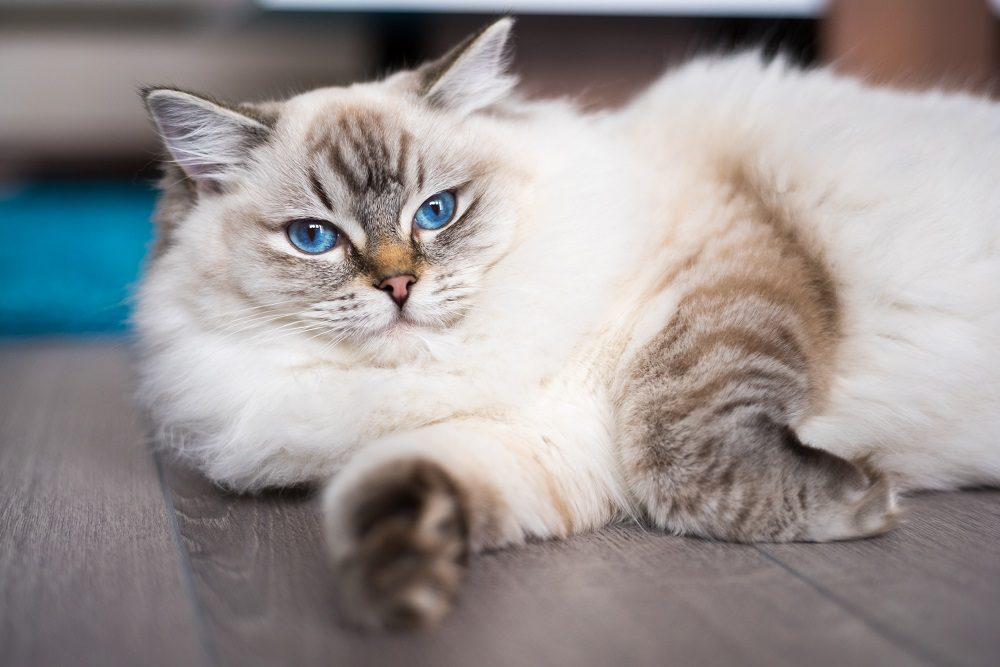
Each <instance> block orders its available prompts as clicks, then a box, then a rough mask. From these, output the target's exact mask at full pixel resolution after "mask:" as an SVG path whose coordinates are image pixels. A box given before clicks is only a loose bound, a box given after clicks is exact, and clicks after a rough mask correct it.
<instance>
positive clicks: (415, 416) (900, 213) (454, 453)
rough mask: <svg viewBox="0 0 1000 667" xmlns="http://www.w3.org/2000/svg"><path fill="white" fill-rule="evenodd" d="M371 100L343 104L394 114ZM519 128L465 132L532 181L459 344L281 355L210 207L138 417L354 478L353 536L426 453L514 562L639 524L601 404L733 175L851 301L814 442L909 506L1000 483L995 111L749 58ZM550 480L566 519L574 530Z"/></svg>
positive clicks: (809, 428)
mask: <svg viewBox="0 0 1000 667" xmlns="http://www.w3.org/2000/svg"><path fill="white" fill-rule="evenodd" d="M378 86H379V84H374V85H373V86H371V87H370V88H361V89H360V90H359V89H352V91H357V92H358V94H363V95H368V96H376V97H378V96H384V97H385V100H386V101H385V103H386V104H387V105H395V104H399V102H397V101H395V96H394V94H393V93H392V92H391V91H387V92H382V91H381V89H379V87H378ZM345 94H353V92H351V91H348V92H347V93H345V92H344V91H341V90H336V89H330V90H322V91H316V92H313V93H310V94H308V95H305V96H302V97H301V98H297V99H293V100H292V101H291V102H290V103H289V105H288V109H290V111H289V112H288V113H289V114H291V115H292V116H294V117H295V118H299V119H301V120H300V122H296V121H295V120H294V118H293V119H292V120H291V121H289V122H288V123H287V124H286V129H285V130H283V131H285V132H289V133H292V134H294V133H295V132H300V133H304V132H306V131H307V127H308V125H309V123H310V118H312V116H313V115H315V114H316V113H319V110H321V109H323V108H326V107H327V106H328V105H329V104H331V103H332V101H333V100H336V99H339V98H340V97H343V96H344V95H345ZM525 108H527V109H529V111H530V121H524V120H522V121H519V122H517V123H513V122H510V121H508V120H505V119H504V118H503V116H502V115H497V116H494V115H491V114H475V115H473V116H470V117H469V118H468V119H467V121H466V123H465V124H464V125H463V126H462V128H463V129H462V133H464V135H465V138H466V139H467V140H469V141H476V142H487V143H488V144H489V145H491V146H496V150H497V151H498V153H501V154H502V157H503V159H504V160H507V161H509V162H511V163H517V164H520V165H521V166H522V168H523V170H524V171H525V174H526V177H525V179H524V180H523V181H522V182H521V183H520V184H519V185H518V186H517V187H516V188H512V190H511V191H510V193H509V196H510V200H511V202H512V204H511V205H512V207H514V209H515V210H514V213H512V214H511V220H510V221H509V222H510V225H511V229H510V230H508V231H509V234H510V235H511V237H510V238H509V239H507V240H504V241H503V242H504V243H508V242H509V243H510V248H511V250H510V252H509V253H508V254H507V255H506V256H505V257H504V258H503V260H502V261H500V262H498V263H497V264H496V265H495V266H494V268H493V269H492V270H491V271H490V272H489V273H487V274H486V276H485V277H484V280H483V284H482V285H481V286H480V292H479V293H478V295H477V300H476V303H475V306H474V307H473V308H472V309H471V310H470V311H469V312H468V313H467V315H466V316H465V318H464V319H462V320H461V321H460V322H459V323H458V324H456V325H455V326H453V327H449V328H444V329H435V328H433V327H431V328H427V329H414V330H411V331H406V332H403V333H402V334H399V335H396V336H395V337H393V338H391V339H385V340H384V341H383V340H382V339H381V338H380V339H379V341H382V342H378V341H373V343H372V346H371V347H369V348H367V349H358V348H356V347H347V346H338V345H332V346H331V345H327V344H324V341H323V339H322V337H320V338H315V337H312V336H315V332H314V331H306V332H303V331H301V330H297V329H295V328H294V327H292V328H291V329H289V330H287V332H286V333H284V334H281V333H280V331H279V332H278V335H280V338H278V337H277V336H276V334H275V332H274V331H273V330H272V329H268V326H267V323H260V322H256V323H255V322H253V317H252V315H253V313H252V311H250V312H248V311H247V309H246V306H245V305H240V304H238V303H235V302H232V301H227V300H226V298H224V297H222V296H218V295H216V296H209V295H208V294H207V293H206V291H205V290H204V289H203V284H202V282H201V277H200V276H201V274H200V273H199V270H198V267H199V266H202V265H207V264H208V263H210V256H211V255H212V253H221V252H223V251H222V250H221V249H217V250H213V249H212V248H211V247H210V246H212V244H213V243H218V241H212V240H211V239H209V240H206V239H205V237H206V233H205V231H204V230H205V229H211V224H212V218H213V216H214V215H215V213H214V211H213V207H214V206H222V205H223V204H221V203H213V202H212V201H211V200H206V202H203V203H202V204H200V205H199V207H198V208H197V209H196V210H195V211H194V212H193V213H192V214H191V216H190V217H189V219H188V220H187V221H186V222H185V224H184V225H183V226H182V229H181V230H180V232H179V234H180V235H181V240H180V241H178V247H177V249H175V250H174V251H172V252H171V253H168V254H167V255H165V256H164V257H163V258H161V260H160V261H159V262H158V263H157V264H156V265H154V267H153V268H152V270H151V272H150V273H149V274H148V276H147V278H146V280H145V283H144V285H143V289H142V294H141V299H140V307H139V310H138V314H137V321H138V325H139V330H140V333H141V336H142V340H143V346H144V350H145V357H144V358H145V361H144V365H143V396H144V398H145V400H146V402H147V404H149V405H150V406H151V408H152V410H153V411H154V413H155V415H156V417H157V420H158V423H160V424H161V425H162V427H163V429H164V433H165V434H167V436H168V440H169V434H174V435H173V438H174V440H173V444H174V445H175V447H176V449H177V451H179V452H181V453H182V454H184V455H186V456H188V457H190V458H191V460H193V461H194V462H195V463H196V464H197V465H199V466H200V467H201V468H202V469H203V470H204V471H205V472H206V474H208V475H209V476H210V477H211V478H213V479H214V480H216V481H218V482H220V483H223V484H228V485H231V486H233V487H236V488H241V489H242V488H258V487H261V486H265V485H284V484H290V483H295V482H299V481H310V480H321V479H325V478H327V477H329V476H330V475H332V474H333V473H335V472H336V471H338V470H339V469H340V468H342V467H343V466H345V465H348V466H349V468H350V470H348V471H345V472H344V474H343V475H340V476H338V481H337V482H336V483H335V484H334V487H333V488H332V489H331V491H330V492H329V494H328V496H327V503H326V505H327V507H328V508H329V511H331V512H333V513H334V514H336V513H337V512H338V498H339V497H341V494H342V493H344V489H347V488H349V487H350V486H351V485H352V484H359V483H363V477H364V471H365V470H366V469H368V468H369V467H371V466H377V465H381V464H384V463H385V462H387V461H391V460H393V459H394V458H396V457H406V456H415V455H416V456H420V455H422V456H427V457H430V458H432V459H434V460H438V461H439V462H440V463H441V464H442V465H444V466H445V467H446V468H449V469H451V470H453V471H454V472H455V473H456V474H459V475H462V476H472V477H480V478H482V479H484V480H488V481H489V483H491V484H493V485H495V486H496V487H497V488H499V489H500V490H501V492H502V495H503V498H504V500H505V503H506V505H507V506H508V508H509V510H510V514H509V519H510V522H509V530H508V531H507V534H506V536H505V538H504V539H505V540H506V542H518V541H521V540H523V539H525V538H526V537H528V536H532V535H536V536H548V535H561V534H565V533H567V532H569V531H570V530H580V529H582V528H586V527H588V526H596V525H600V524H601V523H604V522H606V521H607V520H608V519H609V518H611V517H612V516H613V515H615V514H617V513H624V512H628V511H629V508H628V501H627V499H626V493H625V491H624V489H623V488H622V484H621V482H620V480H619V477H618V472H617V469H616V465H615V454H614V450H613V442H614V423H613V407H612V405H611V404H610V399H609V395H610V388H611V387H612V386H613V384H614V381H615V378H616V374H617V371H618V370H619V369H620V368H621V367H622V365H623V364H624V363H625V362H626V361H627V360H628V358H629V357H630V356H631V354H632V353H633V352H634V351H635V350H637V349H639V348H640V347H641V345H642V343H643V342H644V341H645V340H647V339H648V338H649V337H650V336H652V335H653V334H655V333H656V331H657V330H659V328H660V327H662V325H663V324H664V323H665V322H666V321H667V319H668V318H669V316H670V313H671V312H672V309H673V308H674V306H675V304H676V296H677V293H678V292H677V291H676V288H667V289H666V290H665V291H663V292H662V293H661V294H658V295H653V296H652V298H651V299H646V298H641V297H640V291H641V288H642V287H644V286H646V285H649V284H651V283H652V282H653V281H654V280H655V278H656V276H658V275H662V273H663V272H664V271H666V270H668V269H669V267H670V266H671V262H674V261H677V260H676V257H678V256H680V255H681V254H682V252H681V251H682V250H684V249H685V248H688V247H693V246H696V245H697V244H698V243H699V242H700V241H701V240H702V239H703V238H704V236H705V235H707V234H710V233H711V230H712V229H713V226H714V225H715V224H716V222H717V221H718V220H719V219H720V218H722V217H724V216H725V215H726V210H725V207H724V205H723V203H722V202H721V201H720V197H719V196H718V195H719V192H718V191H717V190H716V189H715V188H716V186H714V185H713V184H712V181H711V179H710V178H708V175H709V174H712V173H714V172H715V170H716V169H717V167H718V166H719V165H720V164H730V163H734V162H738V163H741V164H744V165H746V166H747V168H749V169H752V171H753V173H754V174H755V175H756V177H757V178H758V179H759V180H760V181H761V182H765V183H769V184H771V185H772V187H773V188H774V189H775V191H776V192H778V193H780V204H781V205H782V206H783V207H785V209H786V210H787V211H788V212H789V219H790V220H793V221H794V222H795V224H797V225H798V227H799V229H798V231H799V232H800V233H801V235H802V237H803V238H804V239H806V241H807V242H808V243H809V244H810V245H812V246H813V247H814V248H815V249H816V250H817V252H818V253H819V254H820V256H822V257H823V258H824V259H825V261H826V262H827V264H828V266H829V268H830V270H831V272H832V273H833V275H834V278H835V280H836V282H837V285H838V288H839V290H840V300H841V305H842V308H843V309H844V314H843V317H844V333H845V336H844V340H843V342H842V344H841V347H840V350H839V352H838V356H837V368H836V376H835V381H834V385H833V390H832V393H831V395H830V398H829V401H828V403H827V405H826V407H825V408H824V409H823V411H822V412H821V413H820V414H816V415H813V416H812V417H810V418H809V419H808V421H807V422H806V423H804V424H801V425H800V428H799V431H800V433H801V435H802V437H803V440H804V441H805V442H807V443H809V444H811V445H814V446H817V447H823V448H826V449H829V450H830V451H832V452H835V453H837V454H840V455H842V456H849V457H854V456H859V455H865V454H869V455H872V456H873V457H874V459H875V461H876V462H877V464H879V465H880V466H882V467H884V468H885V469H887V470H888V471H889V472H890V473H891V474H892V476H893V479H894V480H895V481H896V482H897V483H899V484H900V485H901V486H902V487H903V488H954V487H957V486H960V485H966V484H977V483H995V482H997V481H1000V344H998V342H997V340H998V337H1000V309H998V308H997V306H998V305H1000V188H997V187H996V186H997V183H998V182H1000V107H998V106H997V105H995V104H993V103H990V102H987V101H983V100H978V99H974V98H971V97H967V96H962V95H943V94H938V93H927V94H907V93H899V92H889V91H881V90H872V89H869V88H865V87H863V86H861V85H859V84H857V83H855V82H852V81H849V80H844V79H840V78H837V77H835V76H833V75H832V74H830V73H827V72H825V71H818V72H810V73H802V72H798V71H795V70H791V69H789V68H788V67H787V66H786V65H784V64H783V63H781V62H776V63H772V64H769V65H766V64H762V63H761V62H760V60H759V59H758V58H757V57H754V56H744V57H739V58H735V59H718V60H712V59H710V60H701V61H697V62H695V63H692V64H690V65H688V66H686V67H684V68H681V69H679V70H677V71H675V72H672V73H670V74H668V75H666V76H665V77H664V78H663V79H662V80H661V81H659V82H658V83H657V84H655V85H654V86H653V87H652V88H651V89H650V90H649V91H648V92H646V93H645V94H644V95H643V96H641V97H640V98H639V99H637V100H636V101H635V102H634V103H633V104H631V105H630V106H628V107H627V108H625V109H624V110H623V111H621V112H617V113H614V114H610V115H606V116H584V115H581V114H579V113H578V112H576V111H574V110H573V109H571V108H570V107H568V106H566V105H563V104H561V103H546V104H533V105H527V106H526V107H525ZM403 112H412V113H413V114H417V113H418V112H417V111H416V110H414V109H409V107H406V108H405V109H403V108H401V109H400V113H403ZM428 131H430V130H428ZM449 140H452V141H458V142H461V141H462V140H463V138H462V137H451V138H450V139H449ZM273 177H274V178H280V177H281V175H280V174H274V175H273ZM227 196H228V197H233V198H236V200H237V201H238V202H239V203H240V205H247V206H251V205H254V198H253V193H252V192H248V191H247V190H243V191H241V192H237V193H235V194H232V195H227ZM240 198H242V199H240ZM504 233H507V232H504ZM209 236H210V235H209ZM504 238H505V239H506V238H507V237H504ZM668 240H669V242H668ZM206 246H209V247H206ZM261 289H266V286H262V287H261ZM376 296H378V295H377V293H376ZM647 296H648V295H647ZM383 299H384V296H383ZM386 301H387V300H386ZM387 306H388V304H387ZM644 307H646V310H643V308H644ZM248 316H249V318H248V319H245V320H242V322H249V326H248V327H247V330H245V331H244V330H241V329H240V326H239V325H240V323H241V320H240V319H239V318H247V317H248ZM396 354H398V357H394V356H393V355H396ZM352 459H356V460H354V461H353V462H352ZM544 473H547V474H548V476H549V478H547V479H549V481H554V483H555V484H556V485H557V486H558V488H559V489H560V490H562V491H564V492H565V496H566V497H569V498H571V499H572V503H571V504H572V506H571V508H570V510H571V515H572V521H571V524H572V525H566V523H565V521H564V520H563V518H561V517H560V516H559V513H558V512H557V511H556V508H555V505H554V502H553V500H552V493H551V489H550V488H548V487H547V486H546V484H548V483H549V481H543V479H542V478H543V477H545V474H544ZM334 524H335V525H336V524H337V522H336V521H334ZM341 539H346V538H342V537H340V538H338V537H337V536H334V544H335V545H336V544H337V542H338V541H339V540H341ZM480 546H482V547H486V546H496V545H488V544H487V545H480Z"/></svg>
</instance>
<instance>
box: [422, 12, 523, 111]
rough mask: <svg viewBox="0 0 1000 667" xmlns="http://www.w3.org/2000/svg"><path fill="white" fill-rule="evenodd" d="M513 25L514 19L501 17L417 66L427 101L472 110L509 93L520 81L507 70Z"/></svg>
mask: <svg viewBox="0 0 1000 667" xmlns="http://www.w3.org/2000/svg"><path fill="white" fill-rule="evenodd" d="M513 26H514V19H512V18H510V17H505V18H502V19H500V20H499V21H496V22H495V23H492V24H490V25H488V26H486V27H485V28H483V29H482V30H480V31H479V32H478V33H476V34H474V35H472V36H470V37H468V38H467V39H466V40H465V41H464V42H462V43H461V44H459V45H458V46H456V47H455V48H454V49H452V50H451V51H450V52H449V53H447V54H446V55H445V56H444V57H442V58H439V59H438V60H435V61H434V62H431V63H428V64H427V65H425V66H424V67H422V68H421V69H420V70H418V74H419V75H420V77H421V83H422V92H423V94H424V96H425V98H426V99H427V101H428V102H430V103H431V104H432V105H434V106H437V107H440V108H445V109H450V110H453V111H458V112H459V113H472V112H473V111H477V110H479V109H482V108H484V107H488V106H490V105H491V104H495V103H497V102H499V101H500V100H501V99H503V98H504V97H506V96H507V95H508V94H509V93H510V91H511V89H512V88H513V87H514V86H515V85H516V84H517V77H515V76H513V75H511V74H509V73H508V72H507V66H508V64H509V61H510V57H509V53H508V44H509V42H510V32H511V28H512V27H513Z"/></svg>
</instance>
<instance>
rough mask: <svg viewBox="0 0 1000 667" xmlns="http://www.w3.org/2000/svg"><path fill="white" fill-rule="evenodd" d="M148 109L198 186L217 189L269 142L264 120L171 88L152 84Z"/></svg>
mask: <svg viewBox="0 0 1000 667" xmlns="http://www.w3.org/2000/svg"><path fill="white" fill-rule="evenodd" d="M142 97H143V100H144V101H145V103H146V108H147V109H149V114H150V116H152V117H153V122H154V123H156V127H157V129H158V130H159V132H160V136H161V137H162V138H163V143H164V145H165V146H166V148H167V150H168V151H169V152H170V155H171V157H173V159H174V161H175V162H176V163H177V165H178V166H179V167H180V168H181V169H183V170H184V172H185V173H186V174H187V175H188V176H189V177H190V178H191V179H192V180H193V181H195V182H196V183H197V184H198V185H200V186H205V187H206V188H207V189H210V190H211V189H218V188H219V186H220V185H221V184H222V183H224V182H225V181H226V180H227V179H228V178H230V177H231V175H232V173H233V171H234V170H235V169H236V168H237V167H238V166H240V165H241V164H243V163H244V162H245V161H246V158H247V156H248V155H249V153H250V150H251V149H252V148H253V147H254V146H256V145H258V144H259V143H261V142H262V141H264V140H265V139H266V138H267V136H268V134H269V133H270V128H269V127H268V126H267V125H265V124H264V123H263V122H261V121H260V120H257V119H255V118H251V117H250V116H247V115H245V114H243V113H240V112H239V111H236V110H234V109H230V108H228V107H225V106H222V105H220V104H217V103H215V102H211V101H209V100H207V99H205V98H202V97H198V96H197V95H192V94H191V93H186V92H182V91H179V90H173V89H171V88H148V89H146V90H144V91H143V93H142Z"/></svg>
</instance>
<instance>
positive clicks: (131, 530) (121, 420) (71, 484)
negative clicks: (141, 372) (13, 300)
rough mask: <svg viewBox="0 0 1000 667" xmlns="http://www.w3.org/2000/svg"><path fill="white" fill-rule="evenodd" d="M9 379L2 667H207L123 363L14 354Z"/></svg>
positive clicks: (3, 416) (0, 520)
mask: <svg viewBox="0 0 1000 667" xmlns="http://www.w3.org/2000/svg"><path fill="white" fill-rule="evenodd" d="M0 379H2V380H0V664H3V665H10V666H13V665H25V666H28V665H31V666H35V665H102V666H111V665H201V664H204V656H205V653H204V650H203V647H202V646H201V643H200V641H199V631H198V626H197V623H196V619H195V614H194V609H193V607H192V605H191V599H190V596H189V595H188V592H187V588H186V586H185V583H184V578H183V576H182V570H181V561H180V556H179V551H178V548H177V543H176V541H175V539H174V536H173V534H172V533H171V531H170V521H169V516H168V514H167V511H166V509H165V506H164V498H163V494H162V491H161V487H160V484H159V480H158V478H157V471H156V468H155V467H154V464H153V460H152V459H151V457H150V456H149V452H148V450H147V448H146V447H145V444H144V436H143V429H142V428H141V425H140V423H139V422H138V420H137V418H136V414H135V411H134V410H133V409H132V407H131V406H130V404H129V402H128V399H127V391H128V381H127V380H128V375H127V363H126V358H125V354H124V353H123V351H122V350H121V349H120V348H119V347H117V346H108V345H82V346H74V347H62V346H37V345H31V346H28V345H5V346H2V347H0Z"/></svg>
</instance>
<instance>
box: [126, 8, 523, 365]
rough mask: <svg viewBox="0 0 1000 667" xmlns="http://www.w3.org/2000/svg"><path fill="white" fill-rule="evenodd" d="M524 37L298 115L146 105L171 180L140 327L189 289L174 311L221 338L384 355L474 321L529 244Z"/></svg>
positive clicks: (199, 103) (198, 101) (343, 92)
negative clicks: (509, 132)
mask: <svg viewBox="0 0 1000 667" xmlns="http://www.w3.org/2000/svg"><path fill="white" fill-rule="evenodd" d="M511 24H512V22H511V20H510V19H501V20H500V21H497V22H496V23H493V24H492V25H490V26H488V27H487V28H485V29H484V30H482V31H481V32H479V33H478V34H476V35H473V36H472V37H470V38H469V39H467V40H466V41H465V42H463V43H462V44H461V45H459V46H458V47H457V48H455V49H454V50H453V51H451V52H450V53H449V54H447V55H446V56H444V57H443V58H441V59H439V60H437V61H434V62H431V63H428V64H426V65H424V66H423V67H420V68H419V69H416V70H412V71H407V72H402V73H399V74H396V75H394V76H391V77H389V78H387V79H385V80H383V81H379V82H375V83H366V84H358V85H354V86H350V87H346V88H323V89H319V90H315V91H312V92H309V93H305V94H303V95H299V96H296V97H293V98H291V99H289V100H287V101H284V102H278V103H267V104H264V105H225V104H221V103H218V102H215V101H211V100H209V99H206V98H204V97H200V96H197V95H193V94H190V93H186V92H182V91H178V90H174V89H170V88H151V89H148V90H146V91H145V92H144V98H145V101H146V105H147V107H148V109H149V112H150V114H151V115H152V117H153V120H154V121H155V124H156V126H157V128H158V130H159V132H160V134H161V136H162V138H163V141H164V144H165V146H166V148H167V150H168V152H169V155H170V157H171V158H172V165H173V166H172V167H171V168H170V171H168V178H167V181H168V182H166V183H165V190H166V191H165V194H164V199H163V202H162V203H161V210H160V214H159V223H160V225H161V229H160V241H159V245H158V248H157V251H156V253H155V257H154V262H153V266H152V269H151V271H152V273H153V274H155V275H156V278H155V282H156V287H155V289H147V290H145V291H144V293H143V294H142V297H141V298H142V300H143V302H144V303H142V304H141V309H140V310H141V311H142V312H141V313H140V318H142V317H156V316H158V314H157V313H155V310H156V308H157V307H158V305H157V303H150V302H151V301H156V300H157V299H158V297H160V296H163V295H164V294H165V293H166V292H170V290H172V289H173V290H177V291H182V292H183V294H180V293H175V294H172V295H170V297H171V298H170V299H166V300H163V303H166V302H168V301H169V302H170V303H173V304H176V303H184V304H185V305H186V307H189V308H190V310H191V311H192V312H193V313H196V314H198V316H199V317H202V318H203V322H202V324H203V325H204V326H205V327H207V328H223V329H225V330H226V331H227V332H228V333H238V332H240V331H246V332H248V335H251V334H252V335H262V334H263V335H264V337H265V340H267V339H269V338H273V339H276V337H275V336H273V335H271V334H273V333H274V332H281V335H282V336H285V337H287V336H296V335H299V336H307V337H315V338H317V339H319V340H322V341H337V342H342V343H346V344H350V345H354V346H357V347H359V348H361V349H364V348H366V347H367V348H372V349H375V348H377V349H379V350H380V351H381V352H380V354H382V353H384V352H385V351H386V350H387V349H388V350H391V347H392V345H393V344H394V343H393V341H398V340H399V339H400V338H401V337H405V336H407V335H410V334H411V333H412V334H414V335H416V336H417V337H419V333H420V332H421V331H424V332H427V331H440V330H445V329H447V328H449V327H452V326H454V325H455V324H456V323H457V322H459V321H461V320H462V318H463V316H464V315H465V314H466V313H467V312H468V310H469V309H470V308H472V307H473V302H474V300H475V298H476V295H477V292H478V291H479V289H480V287H481V285H482V283H483V281H484V277H485V275H486V274H487V273H488V271H489V270H490V267H491V266H493V265H494V264H495V263H496V262H498V261H499V259H500V258H501V257H502V256H503V255H504V254H505V253H506V252H507V251H508V250H509V248H510V247H511V244H512V242H513V238H514V235H515V223H516V220H517V216H518V207H519V204H518V199H517V192H518V191H519V190H520V188H519V187H518V185H519V182H520V180H521V179H523V167H522V165H521V162H520V160H519V159H518V154H517V150H516V147H514V146H510V145H509V143H510V142H509V141H505V139H504V134H503V132H502V131H499V130H498V129H497V128H498V127H499V126H500V125H502V123H498V122H497V121H496V118H497V116H498V115H499V110H500V109H501V108H502V107H503V105H504V102H505V100H506V99H507V98H508V96H509V95H510V93H511V90H512V88H513V85H514V83H515V80H514V78H513V77H512V76H510V75H509V74H508V73H507V72H506V64H507V59H506V53H507V43H508V37H509V33H510V29H511ZM171 176H174V177H176V178H174V179H173V181H171ZM147 282H148V281H147ZM141 324H142V322H141V321H140V325H141Z"/></svg>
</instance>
